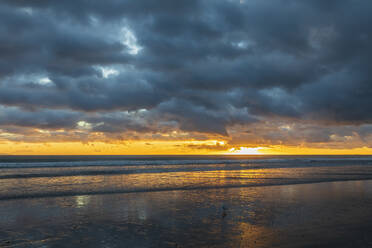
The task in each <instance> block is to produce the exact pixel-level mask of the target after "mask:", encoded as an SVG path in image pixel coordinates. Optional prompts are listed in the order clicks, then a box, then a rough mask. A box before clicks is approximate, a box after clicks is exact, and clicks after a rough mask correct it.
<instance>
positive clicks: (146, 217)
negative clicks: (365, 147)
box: [0, 156, 372, 248]
mask: <svg viewBox="0 0 372 248" xmlns="http://www.w3.org/2000/svg"><path fill="white" fill-rule="evenodd" d="M369 179H372V157H371V156H1V157H0V247H17V248H23V247H24V248H29V247H37V248H45V247H79V248H80V247H89V248H91V247H97V248H98V247H99V248H102V247H110V248H115V247H130V248H147V247H154V248H156V247H162V248H163V247H165V248H168V247H169V248H176V247H177V248H180V247H220V248H225V247H267V248H268V247H327V248H328V247H337V248H340V247H372V212H371V211H370V210H371V209H372V180H369Z"/></svg>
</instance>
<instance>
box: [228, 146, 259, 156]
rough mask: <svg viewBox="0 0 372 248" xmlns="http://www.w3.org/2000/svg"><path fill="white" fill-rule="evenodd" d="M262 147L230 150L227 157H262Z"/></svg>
mask: <svg viewBox="0 0 372 248" xmlns="http://www.w3.org/2000/svg"><path fill="white" fill-rule="evenodd" d="M264 149H265V148H264V147H243V146H241V147H239V148H231V149H230V150H229V152H228V153H226V154H228V155H262V154H264V153H263V152H262V150H264Z"/></svg>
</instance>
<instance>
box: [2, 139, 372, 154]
mask: <svg viewBox="0 0 372 248" xmlns="http://www.w3.org/2000/svg"><path fill="white" fill-rule="evenodd" d="M0 155H372V148H368V147H362V148H353V149H330V148H312V147H305V146H297V147H296V146H267V147H265V146H257V147H248V146H229V145H228V144H227V143H226V142H225V141H219V140H206V141H195V140H189V141H128V142H121V143H120V142H113V143H105V142H87V143H82V142H48V143H26V142H11V141H3V142H0Z"/></svg>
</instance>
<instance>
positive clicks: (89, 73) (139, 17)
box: [0, 0, 372, 142]
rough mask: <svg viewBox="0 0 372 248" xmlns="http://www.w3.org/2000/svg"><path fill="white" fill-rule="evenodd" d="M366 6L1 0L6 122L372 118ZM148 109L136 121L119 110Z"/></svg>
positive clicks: (127, 126) (249, 0) (1, 96)
mask: <svg viewBox="0 0 372 248" xmlns="http://www.w3.org/2000/svg"><path fill="white" fill-rule="evenodd" d="M371 10H372V3H370V2H369V1H364V0H354V1H347V0H338V1H320V0H319V1H318V0H315V1H314V0H305V1H297V0H296V1H294V0H287V1H284V0H268V1H259V0H242V1H239V0H217V1H215V0H213V1H212V0H200V1H190V0H179V1H173V0H167V1H150V0H147V1H115V0H111V1H88V0H81V1H57V0H56V1H50V0H49V1H47V0H38V1H21V0H19V1H17V0H9V1H2V2H1V3H0V21H1V22H0V105H3V106H7V107H17V108H20V109H22V111H23V114H22V115H20V117H17V115H16V114H13V115H11V114H9V113H3V114H2V116H6V118H4V120H1V121H2V123H3V124H2V125H5V124H9V125H21V126H37V127H41V128H49V127H54V126H55V125H57V124H54V123H55V121H54V120H56V121H57V122H59V123H60V124H58V125H59V126H61V127H63V126H65V127H66V128H72V127H75V126H76V122H77V121H81V120H83V121H87V122H89V123H92V124H97V123H101V124H100V125H96V126H94V125H93V130H94V131H97V132H98V131H99V132H107V133H110V132H123V131H125V130H135V131H144V132H146V131H149V132H150V131H155V130H156V129H154V128H155V127H156V126H159V125H157V124H156V123H162V122H175V123H177V125H178V127H179V128H180V129H182V130H185V131H195V132H200V133H203V132H206V133H217V134H222V135H227V134H228V133H227V128H228V127H231V126H233V125H236V124H238V125H245V124H251V123H254V122H260V123H262V121H265V120H266V121H270V119H272V118H283V119H286V120H288V119H290V120H291V121H292V122H296V121H304V120H305V121H311V122H315V123H318V124H319V125H325V124H327V125H329V124H330V123H331V124H332V125H346V124H347V125H361V124H367V123H371V122H372V115H371V113H370V111H371V107H370V106H372V100H371V99H372V97H371V95H372V82H371V78H372V77H371V76H372V61H371V56H372V47H371V46H370V44H372V31H371V29H370V23H371V22H372V16H371V15H370V12H371ZM4 109H6V108H3V109H0V113H1V112H4V111H5V110H4ZM142 109H145V110H146V113H147V114H146V116H142V117H141V118H142V119H141V121H140V122H139V121H138V120H137V119H135V118H138V117H135V115H128V116H126V117H125V118H124V117H120V118H119V117H117V116H116V114H115V113H117V112H126V111H130V112H131V111H132V112H136V111H137V112H138V111H142ZM35 112H37V113H38V115H34V120H33V121H31V122H28V121H22V118H26V119H28V118H27V116H25V115H27V114H26V113H29V115H33V113H35ZM97 112H99V114H98V113H97ZM52 113H53V114H52ZM66 113H78V115H80V116H81V117H82V118H75V114H73V115H72V116H70V114H67V115H68V116H69V117H66ZM95 113H97V115H96V116H95V117H94V118H93V117H92V115H94V114H95ZM110 114H111V116H110ZM22 116H23V117H22ZM58 118H60V119H58ZM133 118H134V119H133ZM64 120H66V121H64ZM43 123H44V124H43ZM45 123H48V124H45ZM102 123H103V124H102ZM58 125H57V126H58ZM309 136H311V135H309ZM329 137H330V134H329V133H328V132H324V133H323V135H319V137H318V136H316V137H315V136H314V140H318V141H324V142H327V141H328V140H329ZM267 138H268V139H269V138H270V137H267ZM278 139H284V138H283V137H282V136H281V137H279V138H278ZM309 141H310V142H311V140H309Z"/></svg>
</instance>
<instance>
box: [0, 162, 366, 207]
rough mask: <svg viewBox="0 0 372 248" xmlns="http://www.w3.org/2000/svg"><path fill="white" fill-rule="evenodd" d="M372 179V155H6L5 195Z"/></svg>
mask: <svg viewBox="0 0 372 248" xmlns="http://www.w3.org/2000/svg"><path fill="white" fill-rule="evenodd" d="M362 179H372V156H256V155H255V156H0V200H8V199H22V198H32V197H53V196H74V195H93V194H110V193H132V192H155V191H169V190H190V189H211V188H233V187H255V186H269V185H290V184H302V183H315V182H329V181H346V180H362Z"/></svg>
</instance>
